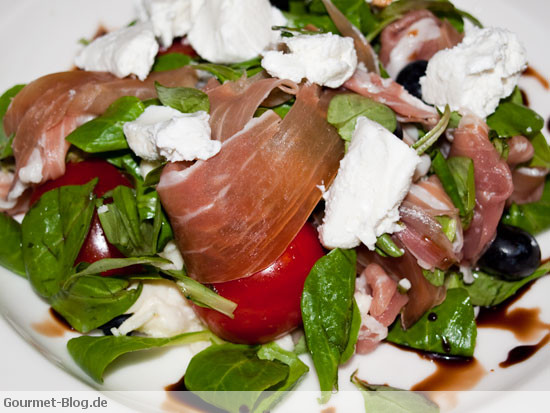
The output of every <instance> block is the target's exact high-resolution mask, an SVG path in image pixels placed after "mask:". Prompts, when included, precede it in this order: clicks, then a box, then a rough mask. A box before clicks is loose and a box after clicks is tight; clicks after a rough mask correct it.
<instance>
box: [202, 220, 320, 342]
mask: <svg viewBox="0 0 550 413" xmlns="http://www.w3.org/2000/svg"><path fill="white" fill-rule="evenodd" d="M323 255H324V251H323V248H322V247H321V244H320V243H319V240H318V237H317V231H316V230H315V228H313V226H312V225H310V224H308V223H306V225H304V227H303V228H302V229H301V230H300V232H299V233H298V235H297V236H296V238H294V240H293V241H292V242H291V243H290V245H289V246H288V247H287V249H286V250H285V252H284V253H283V255H281V256H280V257H279V258H278V259H277V260H276V261H275V262H274V263H273V264H271V265H270V266H269V267H267V268H266V269H265V270H263V271H260V272H257V273H255V274H253V275H251V276H250V277H246V278H241V279H239V280H234V281H228V282H225V283H218V284H214V285H212V288H213V289H214V291H216V292H217V293H218V294H219V295H221V296H222V297H225V298H227V299H229V300H231V301H233V302H235V303H237V309H236V310H235V313H234V315H235V318H233V319H231V318H229V317H227V316H225V315H223V314H221V313H219V312H217V311H214V310H210V309H207V308H202V307H198V306H194V309H195V312H196V313H197V314H198V316H199V317H200V318H201V319H202V320H203V321H204V322H205V323H206V324H207V325H208V327H209V328H210V330H211V331H212V332H214V333H215V334H216V335H218V336H219V337H221V338H223V339H225V340H228V341H232V342H234V343H247V344H257V343H266V342H269V341H271V340H273V339H276V338H277V337H280V336H282V335H283V334H285V333H288V332H289V331H292V330H293V329H295V328H296V327H298V326H299V325H300V324H301V323H302V314H301V311H300V298H301V296H302V290H303V289H304V283H305V280H306V278H307V276H308V274H309V272H310V270H311V267H313V264H315V262H316V261H317V260H318V259H319V258H321V257H322V256H323Z"/></svg>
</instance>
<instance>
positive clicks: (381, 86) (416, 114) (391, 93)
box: [344, 69, 439, 127]
mask: <svg viewBox="0 0 550 413" xmlns="http://www.w3.org/2000/svg"><path fill="white" fill-rule="evenodd" d="M344 87H345V88H346V89H349V90H351V91H353V92H355V93H358V94H360V95H362V96H365V97H368V98H370V99H373V100H375V101H377V102H379V103H383V104H384V105H386V106H388V107H390V108H391V109H393V111H394V112H395V113H397V115H398V120H399V121H400V122H418V123H422V124H424V125H426V126H430V127H431V126H434V125H435V124H436V123H437V122H438V121H439V115H438V113H437V111H436V110H435V108H433V107H432V106H428V105H426V104H425V103H424V102H422V101H421V100H420V99H418V98H416V97H414V96H413V95H411V94H410V93H409V92H407V91H406V90H405V88H404V87H403V86H401V85H400V84H399V83H397V82H395V81H393V80H392V79H383V78H382V77H380V75H377V74H376V73H372V72H369V73H367V72H365V71H364V70H361V69H357V70H356V71H355V73H354V74H353V76H352V77H351V78H350V79H349V80H348V81H346V83H344Z"/></svg>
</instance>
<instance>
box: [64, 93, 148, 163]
mask: <svg viewBox="0 0 550 413" xmlns="http://www.w3.org/2000/svg"><path fill="white" fill-rule="evenodd" d="M144 110H145V105H144V104H143V102H141V101H140V100H139V99H138V98H136V97H134V96H124V97H121V98H119V99H117V100H116V101H115V102H114V103H113V104H111V106H109V107H108V108H107V110H106V111H105V113H104V114H103V115H101V116H99V117H97V118H95V119H92V120H91V121H89V122H86V123H85V124H83V125H82V126H80V127H78V128H76V129H75V130H74V131H73V132H72V133H70V134H69V136H67V138H66V139H67V140H68V141H69V142H71V143H72V144H73V145H75V146H76V147H77V148H79V149H82V150H83V151H84V152H88V153H99V152H109V151H116V150H120V149H126V148H128V143H127V142H126V138H125V136H124V132H123V130H122V126H123V125H124V124H125V123H126V122H130V121H133V120H136V119H137V118H138V117H139V115H141V114H142V113H143V111H144Z"/></svg>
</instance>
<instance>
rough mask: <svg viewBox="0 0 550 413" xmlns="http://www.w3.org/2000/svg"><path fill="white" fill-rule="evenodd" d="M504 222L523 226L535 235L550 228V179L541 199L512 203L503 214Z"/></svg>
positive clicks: (545, 185)
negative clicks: (518, 203) (524, 202)
mask: <svg viewBox="0 0 550 413" xmlns="http://www.w3.org/2000/svg"><path fill="white" fill-rule="evenodd" d="M502 222H503V223H505V224H508V225H513V226H515V227H519V228H522V229H524V230H525V231H527V232H529V233H530V234H533V235H535V234H538V233H540V232H542V231H544V230H545V229H548V228H550V181H546V183H545V184H544V191H543V192H542V197H541V199H540V200H539V201H537V202H531V203H529V204H523V205H517V204H512V206H511V207H510V209H509V210H508V211H507V212H506V213H505V214H504V215H503V216H502Z"/></svg>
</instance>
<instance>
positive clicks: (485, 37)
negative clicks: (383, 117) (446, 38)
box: [420, 26, 527, 118]
mask: <svg viewBox="0 0 550 413" xmlns="http://www.w3.org/2000/svg"><path fill="white" fill-rule="evenodd" d="M526 67H527V58H526V52H525V48H524V47H523V46H522V44H521V43H520V42H519V39H518V37H517V36H516V35H515V34H514V33H512V32H510V31H508V30H505V29H499V28H484V29H480V28H477V27H473V26H471V27H468V29H467V30H466V36H465V37H464V40H463V41H462V43H460V44H458V45H456V46H455V47H453V48H452V49H446V50H441V51H439V52H438V53H436V54H435V55H434V56H433V57H432V58H431V59H430V61H429V63H428V68H427V70H426V76H424V77H422V78H421V79H420V84H421V86H422V98H423V99H424V100H425V101H426V102H428V103H431V104H434V105H437V106H439V107H444V106H445V104H449V106H450V107H451V109H452V110H456V111H458V112H460V113H462V114H466V113H473V114H475V115H477V116H478V117H480V118H486V117H487V116H489V115H490V114H492V113H493V112H494V111H495V109H496V107H497V106H498V103H499V101H500V99H502V98H505V97H507V96H509V95H510V94H511V93H512V92H513V91H514V88H515V87H516V85H517V83H518V80H519V78H520V76H521V73H522V72H523V70H524V69H525V68H526Z"/></svg>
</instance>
